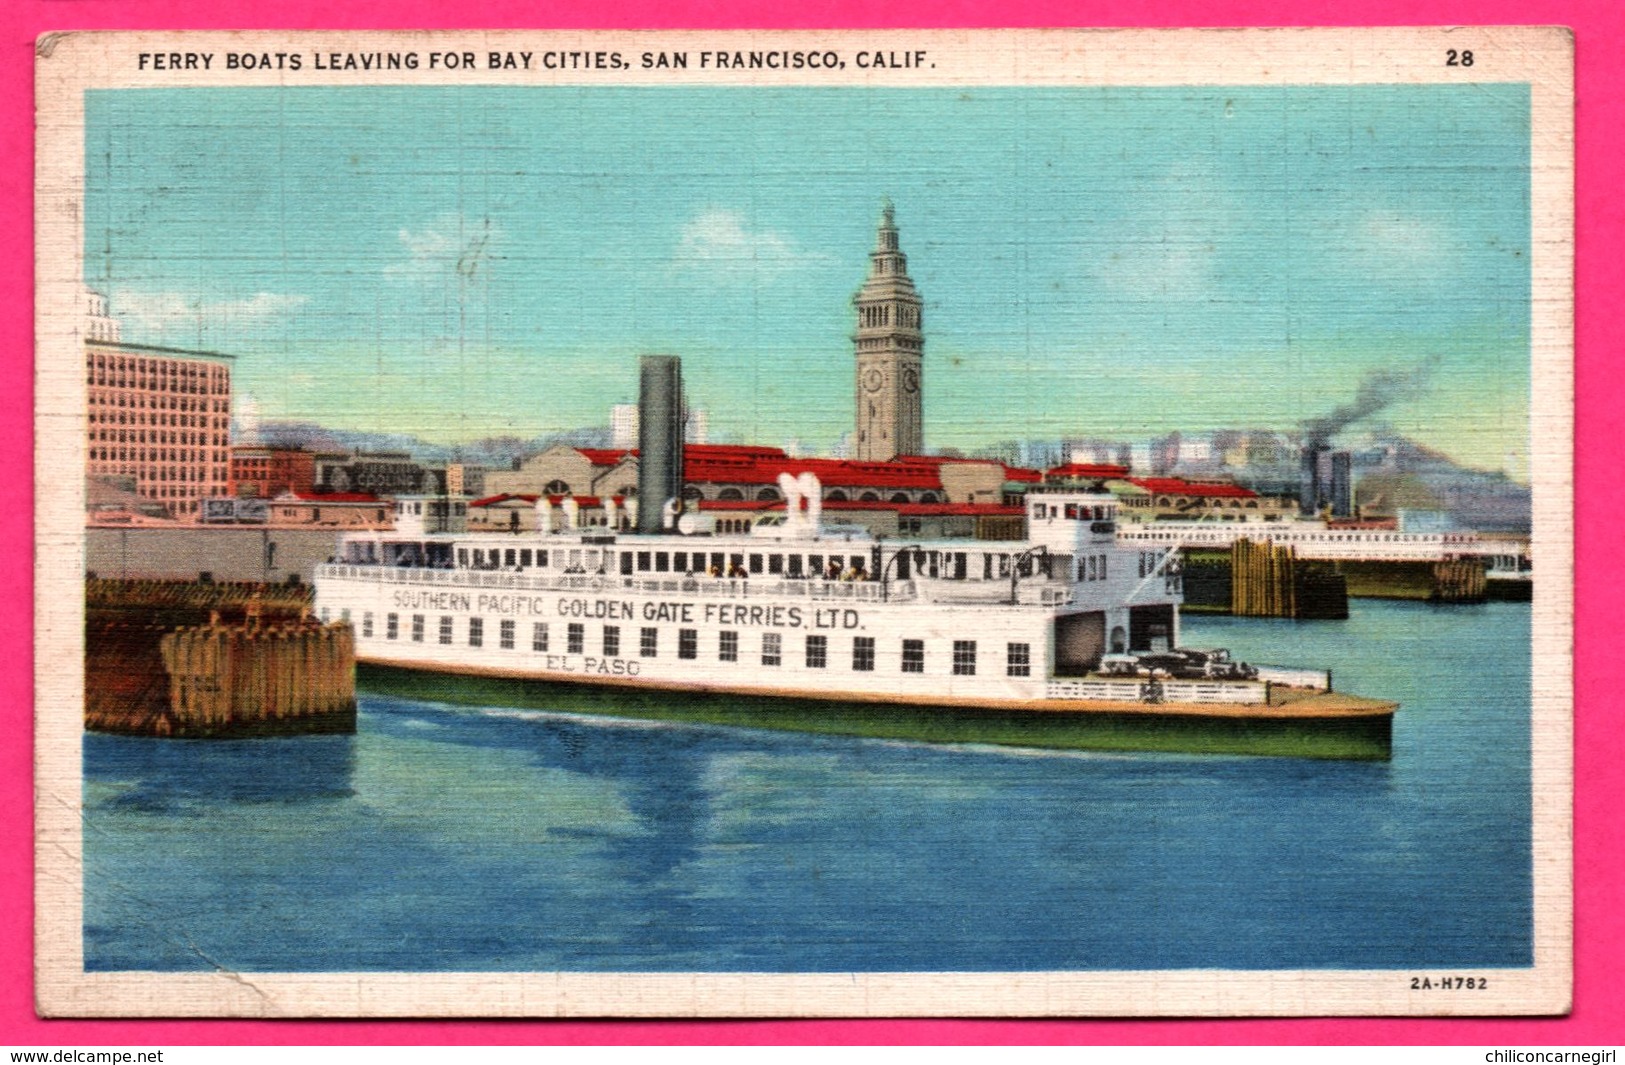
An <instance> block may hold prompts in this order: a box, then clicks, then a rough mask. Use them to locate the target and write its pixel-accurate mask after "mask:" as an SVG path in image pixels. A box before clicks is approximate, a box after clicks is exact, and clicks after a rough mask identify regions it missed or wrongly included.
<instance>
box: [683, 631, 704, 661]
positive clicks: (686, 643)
mask: <svg viewBox="0 0 1625 1065" xmlns="http://www.w3.org/2000/svg"><path fill="white" fill-rule="evenodd" d="M677 657H678V658H698V657H700V634H699V632H698V631H696V630H694V629H678V630H677Z"/></svg>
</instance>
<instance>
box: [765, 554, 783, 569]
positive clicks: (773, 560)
mask: <svg viewBox="0 0 1625 1065" xmlns="http://www.w3.org/2000/svg"><path fill="white" fill-rule="evenodd" d="M767 572H769V573H783V572H784V556H783V555H768V556H767Z"/></svg>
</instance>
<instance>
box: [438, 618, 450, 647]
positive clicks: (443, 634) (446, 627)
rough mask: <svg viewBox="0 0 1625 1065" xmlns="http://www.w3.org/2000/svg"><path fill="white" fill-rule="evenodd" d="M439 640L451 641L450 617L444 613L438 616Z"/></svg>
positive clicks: (443, 641)
mask: <svg viewBox="0 0 1625 1065" xmlns="http://www.w3.org/2000/svg"><path fill="white" fill-rule="evenodd" d="M440 642H441V643H450V642H451V618H449V617H447V616H446V615H444V614H442V615H441V616H440Z"/></svg>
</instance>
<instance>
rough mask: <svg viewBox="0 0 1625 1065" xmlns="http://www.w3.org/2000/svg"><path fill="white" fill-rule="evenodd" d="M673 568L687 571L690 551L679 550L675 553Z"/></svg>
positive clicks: (672, 561)
mask: <svg viewBox="0 0 1625 1065" xmlns="http://www.w3.org/2000/svg"><path fill="white" fill-rule="evenodd" d="M671 568H672V569H674V570H676V571H677V572H678V573H687V572H688V552H687V551H679V552H677V553H676V554H675V555H673V556H671Z"/></svg>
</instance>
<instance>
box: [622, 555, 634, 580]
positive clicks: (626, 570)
mask: <svg viewBox="0 0 1625 1065" xmlns="http://www.w3.org/2000/svg"><path fill="white" fill-rule="evenodd" d="M621 576H623V577H630V576H632V552H630V551H622V552H621Z"/></svg>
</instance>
